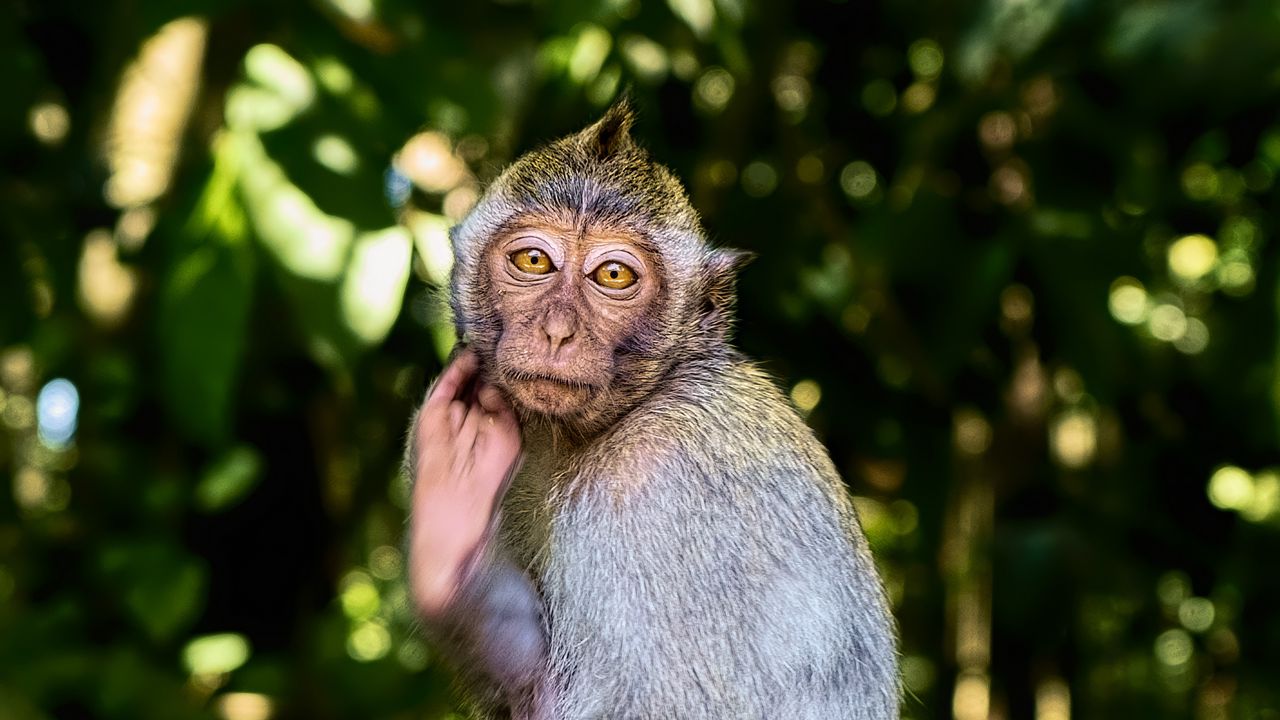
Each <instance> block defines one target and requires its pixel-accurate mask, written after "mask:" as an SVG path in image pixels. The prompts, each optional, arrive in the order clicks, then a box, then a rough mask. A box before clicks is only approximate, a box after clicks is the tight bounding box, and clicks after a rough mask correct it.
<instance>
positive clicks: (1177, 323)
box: [1147, 303, 1187, 342]
mask: <svg viewBox="0 0 1280 720" xmlns="http://www.w3.org/2000/svg"><path fill="white" fill-rule="evenodd" d="M1147 329H1148V330H1149V331H1150V332H1151V336H1152V337H1154V338H1155V339H1157V340H1163V341H1165V342H1173V341H1175V340H1177V339H1179V338H1181V337H1182V336H1183V335H1185V334H1186V332H1187V316H1186V314H1185V313H1183V312H1182V308H1180V307H1178V306H1177V305H1173V304H1170V303H1163V304H1160V305H1157V306H1155V308H1153V309H1152V310H1151V315H1150V316H1149V317H1148V318H1147Z"/></svg>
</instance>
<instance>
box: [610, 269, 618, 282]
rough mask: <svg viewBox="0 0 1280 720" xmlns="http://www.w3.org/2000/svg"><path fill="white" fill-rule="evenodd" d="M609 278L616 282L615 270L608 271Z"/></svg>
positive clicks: (616, 272) (616, 274)
mask: <svg viewBox="0 0 1280 720" xmlns="http://www.w3.org/2000/svg"><path fill="white" fill-rule="evenodd" d="M609 277H611V278H613V279H614V280H617V279H618V271H617V270H610V271H609Z"/></svg>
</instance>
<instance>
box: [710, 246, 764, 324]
mask: <svg viewBox="0 0 1280 720" xmlns="http://www.w3.org/2000/svg"><path fill="white" fill-rule="evenodd" d="M755 256H756V254H755V253H753V252H751V251H749V250H737V249H734V248H719V249H717V250H713V251H712V252H711V254H710V255H708V256H707V260H706V265H705V267H706V278H707V286H706V287H707V290H706V296H705V301H704V304H703V316H702V327H703V329H704V330H706V331H708V332H710V333H712V334H714V335H717V336H719V337H721V338H727V337H728V336H729V331H730V330H731V329H732V328H733V308H734V306H735V305H737V302H738V294H737V291H736V290H735V287H734V286H735V283H736V281H737V278H738V271H739V270H741V269H742V267H743V266H744V265H746V264H747V263H749V262H751V261H752V260H753V259H755Z"/></svg>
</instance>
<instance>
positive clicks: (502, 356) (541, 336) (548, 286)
mask: <svg viewBox="0 0 1280 720" xmlns="http://www.w3.org/2000/svg"><path fill="white" fill-rule="evenodd" d="M487 270H488V274H489V291H490V298H491V301H492V303H493V307H494V310H495V312H496V314H497V316H498V318H499V319H500V320H501V332H500V335H499V336H498V338H497V342H496V345H495V346H494V348H493V351H492V352H493V358H492V360H493V366H492V367H491V368H490V375H491V376H493V380H494V381H495V382H497V383H498V384H499V385H500V386H501V387H503V388H504V389H505V390H506V391H507V393H508V394H509V395H510V397H511V399H512V400H513V401H514V402H515V404H516V405H517V407H518V408H519V409H520V410H522V411H523V412H525V413H533V414H536V415H541V416H545V417H549V418H552V419H556V420H559V421H562V422H568V423H570V424H574V425H579V426H592V425H598V424H600V421H607V420H606V419H607V418H612V417H614V416H616V413H617V412H618V411H619V410H625V408H618V407H615V406H614V405H615V404H616V403H617V402H619V401H620V399H621V394H620V393H618V392H616V390H617V389H618V388H617V382H616V379H617V378H618V377H619V376H620V375H625V374H626V373H627V371H628V368H627V364H628V360H629V355H630V354H631V353H632V352H634V351H636V350H638V349H639V348H637V347H636V343H637V342H638V338H639V337H641V336H642V335H645V334H646V333H650V332H651V328H650V327H649V326H648V320H649V319H650V317H651V310H652V308H653V306H654V303H655V301H656V300H657V299H658V298H659V297H660V296H661V294H662V282H661V279H660V273H661V265H660V261H659V255H658V254H657V253H656V252H654V251H653V249H652V247H650V246H649V245H647V244H646V243H645V241H644V240H643V239H642V238H641V237H639V236H637V235H636V234H634V233H632V232H629V231H627V230H623V229H618V228H609V227H600V226H592V225H590V224H587V225H586V226H585V227H584V224H583V223H581V222H572V221H571V220H570V219H552V218H537V219H526V220H524V221H522V222H521V223H519V224H518V225H517V226H515V227H514V228H512V229H509V230H507V231H505V232H503V233H501V234H500V235H499V236H498V237H496V238H495V239H494V240H493V243H492V245H491V247H490V250H489V253H488V257H487Z"/></svg>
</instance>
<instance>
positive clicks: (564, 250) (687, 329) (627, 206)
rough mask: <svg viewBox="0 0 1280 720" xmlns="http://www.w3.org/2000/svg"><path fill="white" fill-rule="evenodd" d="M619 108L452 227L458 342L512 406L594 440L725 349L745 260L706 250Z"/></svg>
mask: <svg viewBox="0 0 1280 720" xmlns="http://www.w3.org/2000/svg"><path fill="white" fill-rule="evenodd" d="M633 118H634V115H633V113H632V111H631V108H630V107H629V105H628V104H627V103H626V102H625V101H622V102H620V103H618V104H616V105H614V106H613V107H612V108H610V109H609V111H608V112H607V113H606V114H605V116H604V117H603V118H602V119H601V120H599V121H598V122H596V123H595V124H593V125H591V126H589V127H587V128H586V129H585V130H582V131H581V132H579V133H577V134H574V135H570V136H568V137H565V138H561V139H560V140H557V141H555V142H553V143H551V144H550V145H547V146H545V147H543V148H540V149H538V150H534V151H533V152H530V153H528V154H526V155H524V156H523V157H521V158H519V159H518V160H516V162H515V163H513V164H512V165H511V166H510V167H508V168H507V169H506V170H505V171H504V172H503V173H502V174H501V175H500V176H499V177H498V178H497V179H496V180H495V181H494V182H493V184H492V185H491V186H490V187H489V188H488V189H487V190H486V192H485V194H484V196H483V197H482V198H481V199H480V201H479V203H477V205H476V207H475V208H474V209H473V210H472V211H471V213H470V214H469V215H468V216H467V217H466V218H465V219H463V221H462V222H461V223H460V224H459V225H458V226H457V227H455V228H454V229H453V231H452V233H451V238H452V241H453V250H454V269H453V277H452V297H451V304H452V307H453V311H454V319H455V322H456V323H457V325H458V333H459V336H460V337H462V338H464V340H465V341H466V342H468V343H470V345H471V347H472V348H473V349H474V350H475V351H476V352H477V353H478V354H479V355H480V357H481V359H482V361H483V363H484V365H485V375H486V377H487V379H488V380H489V381H490V382H493V383H495V384H496V385H498V386H499V387H501V388H502V389H504V390H505V391H506V393H507V395H508V396H509V397H510V398H511V399H512V401H513V402H514V404H515V406H516V408H517V410H518V411H519V412H520V413H521V414H522V415H524V416H525V417H526V418H528V417H541V418H544V419H548V420H550V421H552V422H554V423H556V424H557V425H559V426H561V427H565V428H569V429H573V430H576V431H578V432H581V433H591V432H595V431H598V430H600V429H602V428H604V427H607V426H608V425H609V424H610V423H612V422H613V421H615V420H616V419H617V418H618V417H620V416H621V415H622V414H624V413H625V412H627V411H628V410H629V409H631V408H632V407H634V406H635V404H636V403H638V402H639V401H640V400H642V399H643V398H644V397H646V396H647V395H648V394H650V393H651V392H652V391H653V389H654V388H655V387H656V386H657V384H658V383H659V381H660V380H661V378H662V377H663V376H664V375H665V374H666V373H668V372H670V371H671V370H672V368H673V367H674V366H675V365H677V364H679V363H681V362H684V361H687V360H688V359H690V358H693V357H696V356H698V355H702V354H707V353H715V352H724V351H725V349H726V348H727V347H728V346H727V344H726V335H727V334H728V331H729V327H730V323H731V322H732V309H733V308H732V306H733V300H734V290H733V279H734V275H735V273H736V271H737V268H738V267H739V266H740V265H741V264H742V263H743V261H744V260H745V259H746V258H747V255H746V254H745V253H741V252H738V251H732V250H724V249H715V248H712V247H711V246H710V245H709V244H708V243H707V240H706V236H705V235H704V233H703V230H702V226H701V223H700V222H699V219H698V215H697V213H696V212H695V211H694V209H693V207H692V206H691V205H690V204H689V199H688V197H687V196H686V194H685V191H684V188H683V186H682V185H681V184H680V182H679V181H678V180H676V178H675V177H674V176H673V175H672V174H671V172H670V171H669V170H667V169H666V168H665V167H663V166H662V165H659V164H658V163H655V162H654V161H653V160H651V159H650V158H649V155H648V153H647V152H645V151H644V150H643V149H641V148H640V147H639V146H638V145H636V143H635V142H634V141H633V140H632V138H631V134H630V129H631V124H632V121H633Z"/></svg>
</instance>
